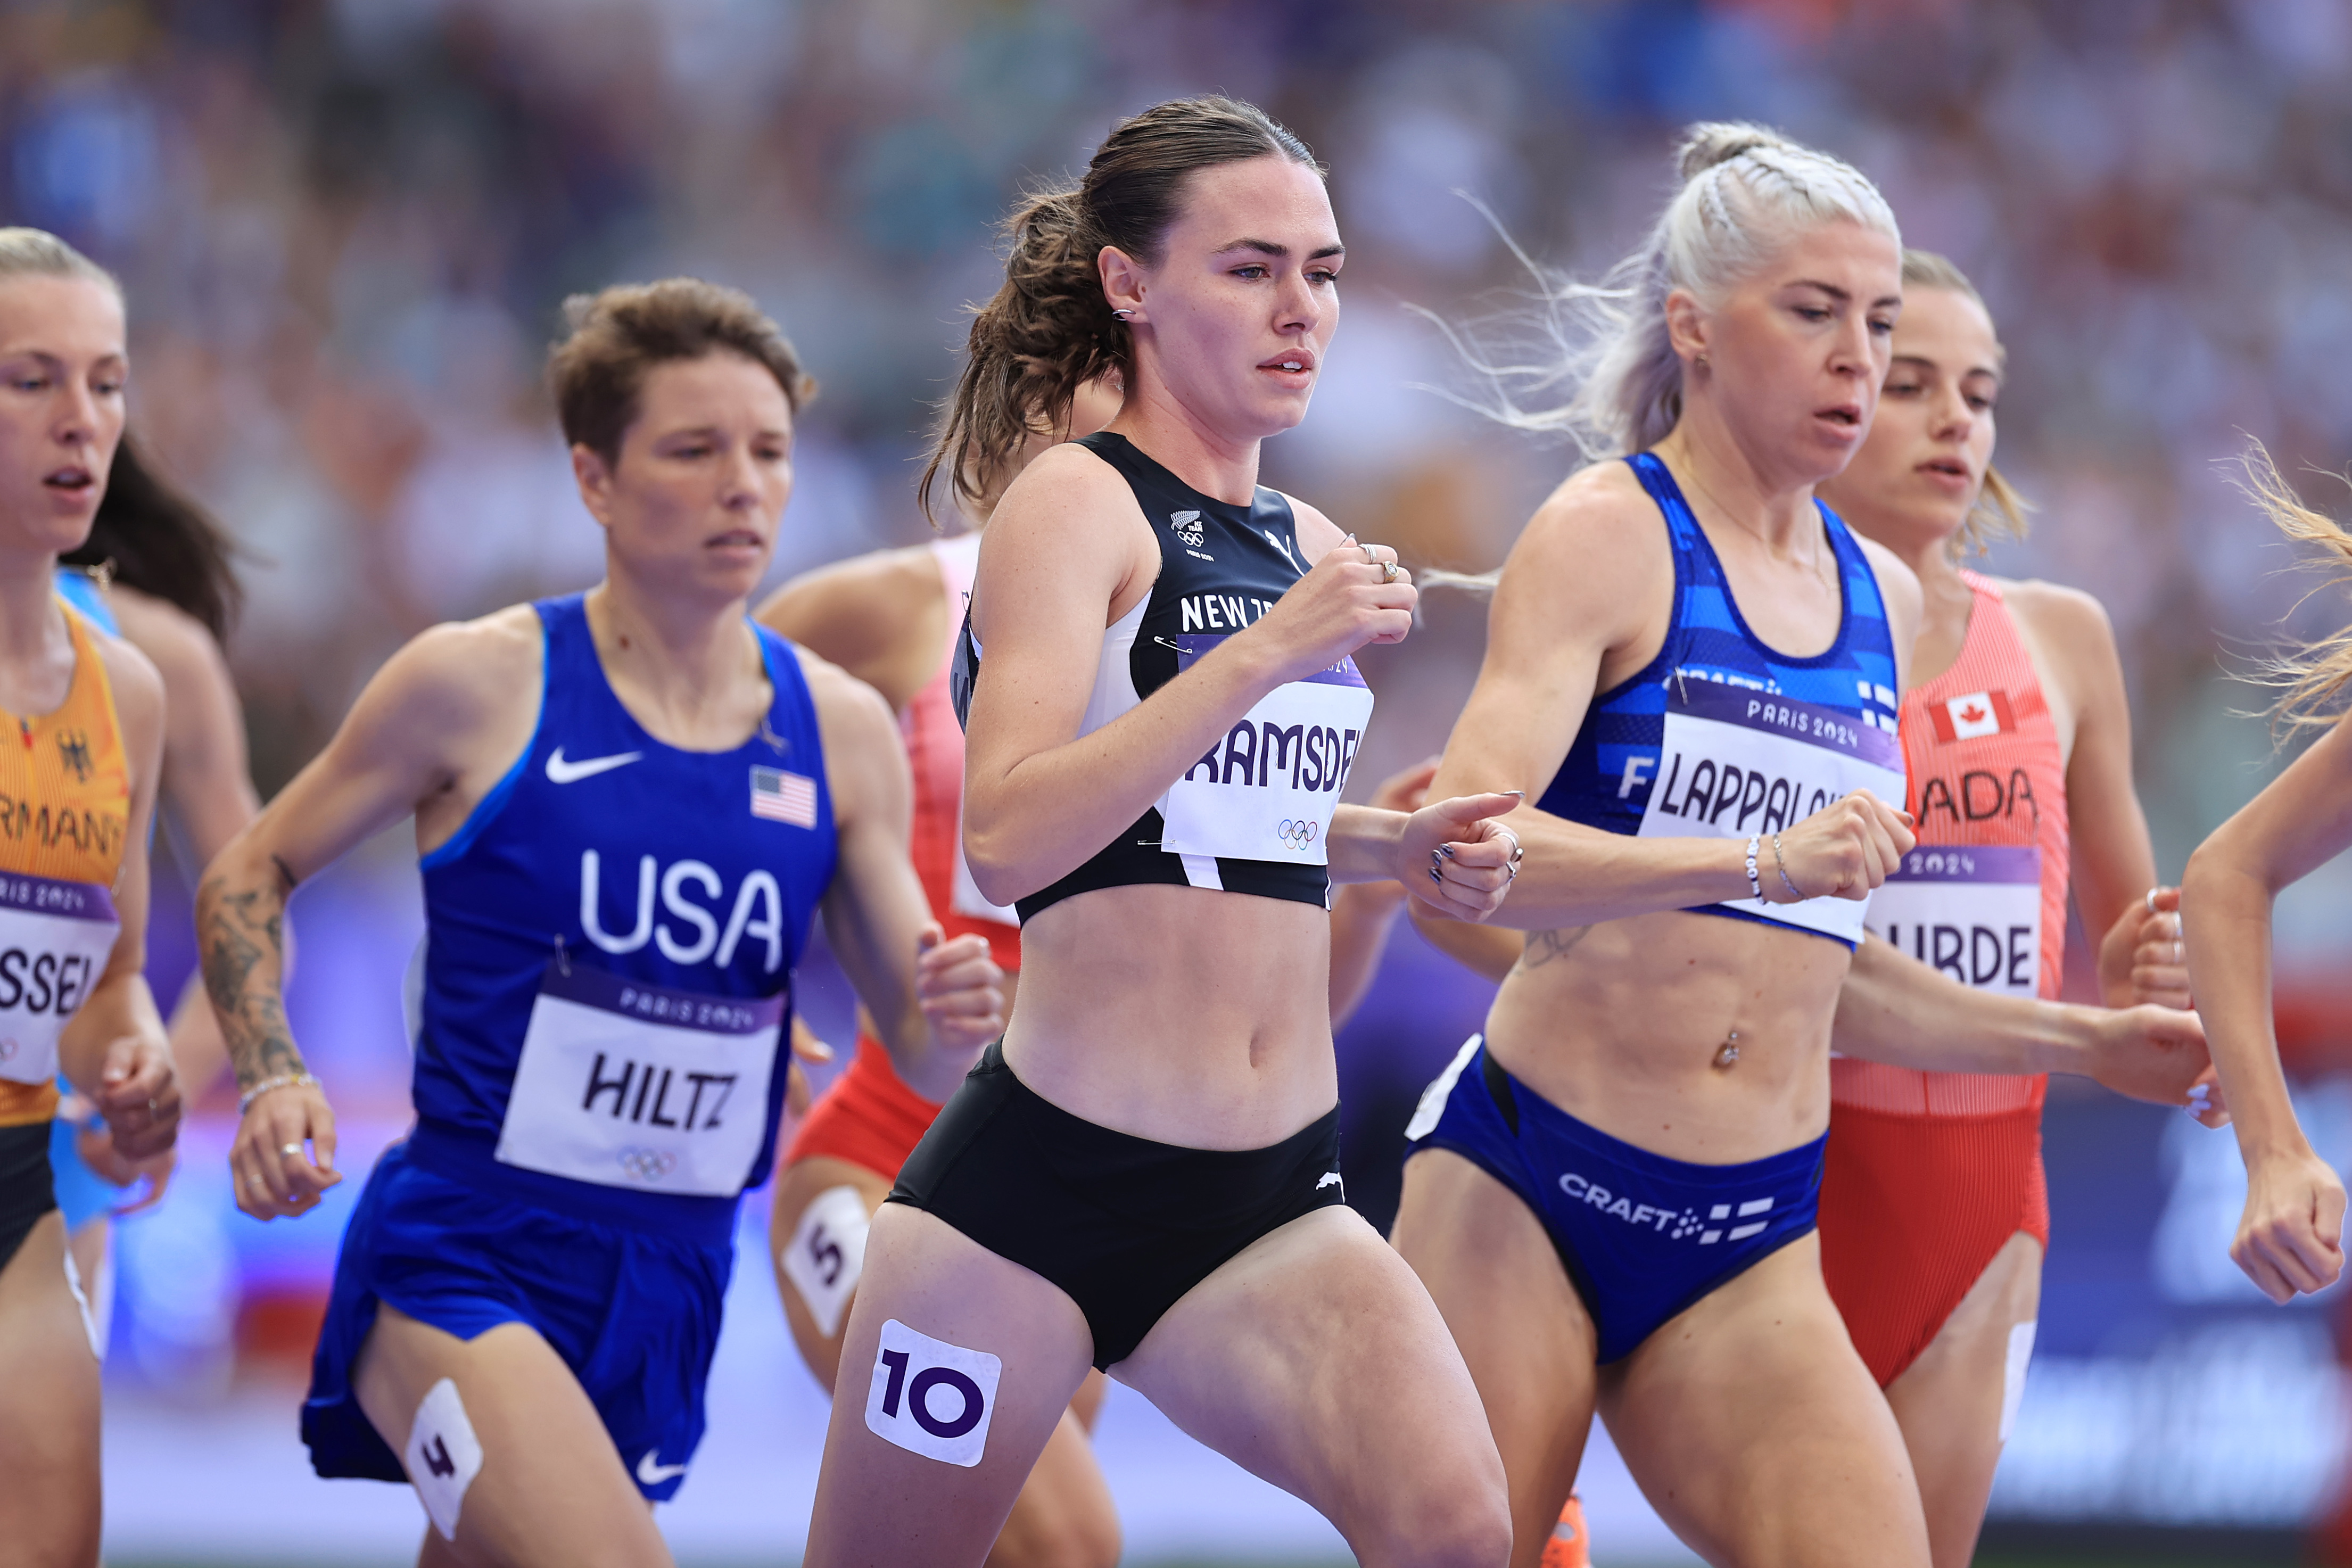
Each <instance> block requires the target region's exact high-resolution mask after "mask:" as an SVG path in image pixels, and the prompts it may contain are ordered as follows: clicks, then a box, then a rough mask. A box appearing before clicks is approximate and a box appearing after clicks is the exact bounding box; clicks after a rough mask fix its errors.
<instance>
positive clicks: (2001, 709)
mask: <svg viewBox="0 0 2352 1568" xmlns="http://www.w3.org/2000/svg"><path fill="white" fill-rule="evenodd" d="M1927 719H1928V721H1929V722H1930V723H1932V724H1934V725H1935V726H1936V739H1937V740H1939V741H1941V742H1944V743H1945V744H1946V745H1949V744H1951V743H1952V742H1954V741H1973V740H1975V739H1977V738H1978V737H1979V736H1980V735H2013V734H2015V733H2017V715H2016V714H2015V713H2013V712H2011V710H2010V706H2009V693H2008V692H2006V691H1970V692H1968V693H1966V694H1965V695H1962V696H1959V697H1955V698H1953V699H1952V700H1949V701H1948V702H1938V703H1937V704H1935V705H1934V706H1933V707H1931V708H1929V709H1928V710H1927Z"/></svg>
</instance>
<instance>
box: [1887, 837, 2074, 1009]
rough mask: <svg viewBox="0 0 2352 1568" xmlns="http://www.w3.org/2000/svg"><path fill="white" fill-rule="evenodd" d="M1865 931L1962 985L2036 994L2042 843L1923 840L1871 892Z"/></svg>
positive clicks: (2038, 986)
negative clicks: (1964, 843)
mask: <svg viewBox="0 0 2352 1568" xmlns="http://www.w3.org/2000/svg"><path fill="white" fill-rule="evenodd" d="M1869 924H1870V933H1871V934H1872V935H1873V936H1876V937H1881V938H1884V939H1885V941H1886V942H1889V943H1891V944H1892V945H1893V946H1894V947H1895V949H1896V950H1897V951H1898V952H1907V953H1909V954H1910V955H1911V956H1912V957H1914V958H1916V959H1917V960H1918V961H1919V962H1920V963H1924V964H1927V966H1929V967H1930V968H1933V969H1940V970H1942V971H1943V972H1944V973H1946V974H1948V975H1950V976H1951V977H1952V978H1953V979H1955V980H1957V981H1958V982H1959V983H1960V984H1963V985H1973V986H1975V987H1976V988H1977V989H1979V990H1980V991H1998V992H2000V993H2002V994H2005V995H2011V996H2035V995H2039V994H2041V984H2042V975H2041V973H2040V970H2041V963H2042V850H2041V848H2040V847H2039V846H2036V845H2031V844H2027V845H2004V846H1993V845H1970V846H1967V847H1955V846H1951V845H1940V844H1923V845H1921V846H1919V847H1917V848H1916V849H1914V850H1912V851H1911V853H1910V854H1908V855H1906V856H1905V857H1903V865H1902V868H1901V869H1899V870H1897V871H1896V872H1895V875H1893V876H1892V877H1889V878H1888V879H1886V880H1885V883H1884V884H1883V885H1882V886H1881V887H1880V888H1879V889H1878V890H1877V891H1876V892H1875V893H1873V894H1872V895H1871V896H1870V921H1869Z"/></svg>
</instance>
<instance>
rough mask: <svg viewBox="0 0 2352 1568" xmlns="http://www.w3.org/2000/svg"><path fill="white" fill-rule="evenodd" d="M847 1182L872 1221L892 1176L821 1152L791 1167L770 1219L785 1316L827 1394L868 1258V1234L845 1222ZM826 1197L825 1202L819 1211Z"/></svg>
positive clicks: (770, 1254)
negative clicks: (824, 1315)
mask: <svg viewBox="0 0 2352 1568" xmlns="http://www.w3.org/2000/svg"><path fill="white" fill-rule="evenodd" d="M844 1187H846V1188H848V1189H849V1190H850V1191H851V1192H852V1193H854V1194H856V1198H857V1201H858V1202H859V1203H861V1204H862V1205H864V1206H865V1211H866V1217H867V1220H868V1221H869V1223H870V1221H871V1219H872V1216H873V1214H874V1211H875V1210H877V1209H878V1208H880V1207H881V1206H882V1200H883V1199H884V1198H886V1197H888V1196H889V1195H890V1183H889V1180H888V1179H887V1177H885V1176H883V1175H882V1174H880V1173H878V1172H875V1171H869V1170H867V1169H866V1167H865V1166H863V1165H856V1164H852V1163H850V1162H848V1161H847V1160H836V1159H834V1158H833V1157H832V1156H830V1155H825V1154H819V1155H816V1156H814V1157H813V1158H810V1159H806V1160H801V1161H797V1162H795V1163H793V1164H791V1165H789V1166H787V1167H785V1170H784V1173H783V1175H782V1176H781V1177H780V1178H778V1179H777V1182H776V1199H775V1203H774V1205H772V1207H771V1209H770V1210H769V1217H768V1261H769V1263H770V1264H771V1265H772V1266H773V1267H774V1268H775V1271H776V1289H777V1291H778V1292H779V1293H780V1294H781V1295H782V1297H783V1299H784V1321H786V1322H788V1323H790V1324H791V1325H792V1331H793V1343H794V1344H796V1345H798V1346H799V1347H800V1351H801V1359H802V1360H803V1361H804V1362H806V1363H808V1369H809V1370H810V1371H811V1372H813V1373H816V1380H817V1381H818V1382H819V1383H821V1384H824V1386H825V1389H826V1391H827V1392H831V1390H832V1388H833V1374H834V1369H835V1367H836V1366H838V1365H839V1364H840V1363H841V1335H842V1331H844V1330H845V1329H846V1328H847V1327H848V1324H849V1307H850V1303H851V1302H852V1301H854V1300H856V1294H857V1278H858V1275H859V1273H860V1271H861V1270H862V1269H863V1268H864V1267H865V1257H866V1237H865V1233H864V1232H863V1231H862V1230H860V1229H859V1228H858V1227H857V1226H856V1225H855V1224H847V1225H845V1223H844V1222H845V1220H847V1219H848V1215H847V1213H846V1202H845V1199H841V1198H835V1197H834V1196H833V1195H832V1194H835V1193H836V1192H838V1191H840V1190H841V1189H842V1188H844ZM819 1199H823V1200H824V1202H823V1204H822V1205H818V1206H816V1207H815V1208H814V1210H812V1207H811V1205H816V1204H817V1200H819ZM825 1310H830V1311H832V1312H835V1313H838V1314H839V1315H838V1316H836V1317H835V1318H834V1319H833V1332H832V1333H830V1334H828V1333H826V1332H825V1331H824V1325H822V1324H821V1323H819V1322H818V1321H817V1314H818V1313H819V1312H820V1311H825Z"/></svg>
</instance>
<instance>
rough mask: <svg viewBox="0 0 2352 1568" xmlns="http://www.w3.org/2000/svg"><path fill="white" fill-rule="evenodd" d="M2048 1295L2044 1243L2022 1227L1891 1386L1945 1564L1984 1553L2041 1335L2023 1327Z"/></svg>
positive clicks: (1938, 1555) (1959, 1565)
mask: <svg viewBox="0 0 2352 1568" xmlns="http://www.w3.org/2000/svg"><path fill="white" fill-rule="evenodd" d="M2041 1300H2042V1244H2041V1243H2040V1242H2038V1241H2036V1240H2034V1239H2033V1237H2031V1236H2028V1235H2025V1234H2024V1233H2022V1232H2020V1233H2019V1234H2018V1235H2016V1236H2012V1237H2010V1238H2009V1239H2008V1240H2007V1241H2006V1242H2003V1243H2002V1244H2001V1248H2000V1251H1999V1252H1997V1253H1995V1254H1993V1259H1992V1261H1991V1262H1990V1264H1987V1265H1986V1266H1985V1271H1984V1272H1983V1273H1982V1274H1980V1275H1979V1276H1978V1277H1977V1282H1976V1283H1975V1284H1974V1285H1971V1286H1970V1287H1969V1293H1968V1294H1967V1295H1966V1296H1964V1297H1962V1298H1961V1299H1960V1304H1959V1306H1958V1307H1957V1308H1955V1309H1954V1310H1953V1312H1952V1315H1951V1316H1950V1317H1948V1318H1947V1319H1945V1320H1944V1326H1943V1327H1942V1328H1941V1329H1939V1330H1937V1332H1936V1337H1935V1339H1934V1340H1933V1341H1931V1342H1929V1343H1928V1346H1927V1349H1926V1350H1925V1351H1923V1352H1920V1355H1919V1359H1918V1360H1917V1361H1915V1362H1913V1363H1911V1364H1910V1365H1909V1366H1907V1367H1906V1368H1905V1369H1904V1371H1903V1374H1902V1375H1901V1376H1900V1377H1897V1378H1896V1379H1895V1381H1894V1383H1893V1384H1889V1385H1888V1387H1887V1390H1886V1402H1887V1404H1888V1405H1892V1406H1893V1407H1894V1410H1895V1420H1896V1421H1897V1422H1899V1423H1900V1424H1901V1426H1902V1427H1903V1441H1904V1444H1905V1446H1906V1447H1907V1448H1908V1449H1909V1450H1910V1454H1911V1466H1912V1468H1913V1469H1914V1470H1915V1471H1916V1473H1917V1475H1918V1478H1919V1501H1920V1504H1921V1506H1922V1507H1923V1508H1924V1509H1925V1510H1927V1541H1928V1543H1929V1545H1930V1546H1932V1547H1933V1548H1934V1551H1935V1559H1936V1568H1967V1565H1968V1563H1969V1559H1970V1558H1972V1557H1974V1556H1975V1555H1976V1546H1977V1535H1978V1533H1979V1531H1981V1530H1982V1529H1983V1527H1984V1510H1985V1504H1986V1502H1987V1501H1988V1500H1990V1498H1991V1496H1992V1473H1993V1470H1994V1468H1996V1467H1997V1466H1998V1465H1999V1464H2000V1445H2001V1430H2000V1426H2001V1418H2002V1415H2004V1413H2005V1411H2006V1409H2007V1401H2008V1399H2009V1398H2010V1397H2011V1387H2010V1384H2011V1379H2012V1378H2017V1379H2022V1378H2023V1376H2024V1373H2025V1353H2026V1352H2028V1351H2029V1350H2030V1349H2031V1347H2032V1334H2031V1331H2030V1330H2028V1331H2027V1333H2026V1334H2025V1335H2023V1336H2021V1338H2022V1342H2021V1343H2020V1342H2017V1341H2018V1339H2019V1338H2020V1336H2018V1335H2017V1331H2018V1329H2019V1328H2020V1327H2021V1326H2022V1325H2028V1324H2031V1323H2032V1321H2033V1320H2034V1315H2035V1313H2036V1311H2037V1310H2039V1308H2040V1304H2041ZM2012 1346H2013V1347H2014V1348H2012Z"/></svg>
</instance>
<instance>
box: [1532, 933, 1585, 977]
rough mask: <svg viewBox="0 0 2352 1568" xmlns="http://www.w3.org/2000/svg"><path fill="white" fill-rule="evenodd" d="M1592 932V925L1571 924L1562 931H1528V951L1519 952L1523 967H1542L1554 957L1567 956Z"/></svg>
mask: <svg viewBox="0 0 2352 1568" xmlns="http://www.w3.org/2000/svg"><path fill="white" fill-rule="evenodd" d="M1591 932H1592V928H1591V926H1569V927H1567V928H1566V929H1564V930H1560V931H1529V932H1528V945H1527V951H1525V952H1522V953H1520V954H1519V963H1518V967H1519V968H1521V969H1541V968H1542V967H1543V966H1544V965H1545V964H1547V963H1550V962H1551V961H1552V960H1553V959H1556V958H1565V957H1567V956H1568V952H1569V950H1570V948H1572V947H1574V946H1575V945H1576V944H1577V943H1578V942H1582V941H1583V940H1584V939H1585V938H1586V937H1587V936H1590V935H1591Z"/></svg>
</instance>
